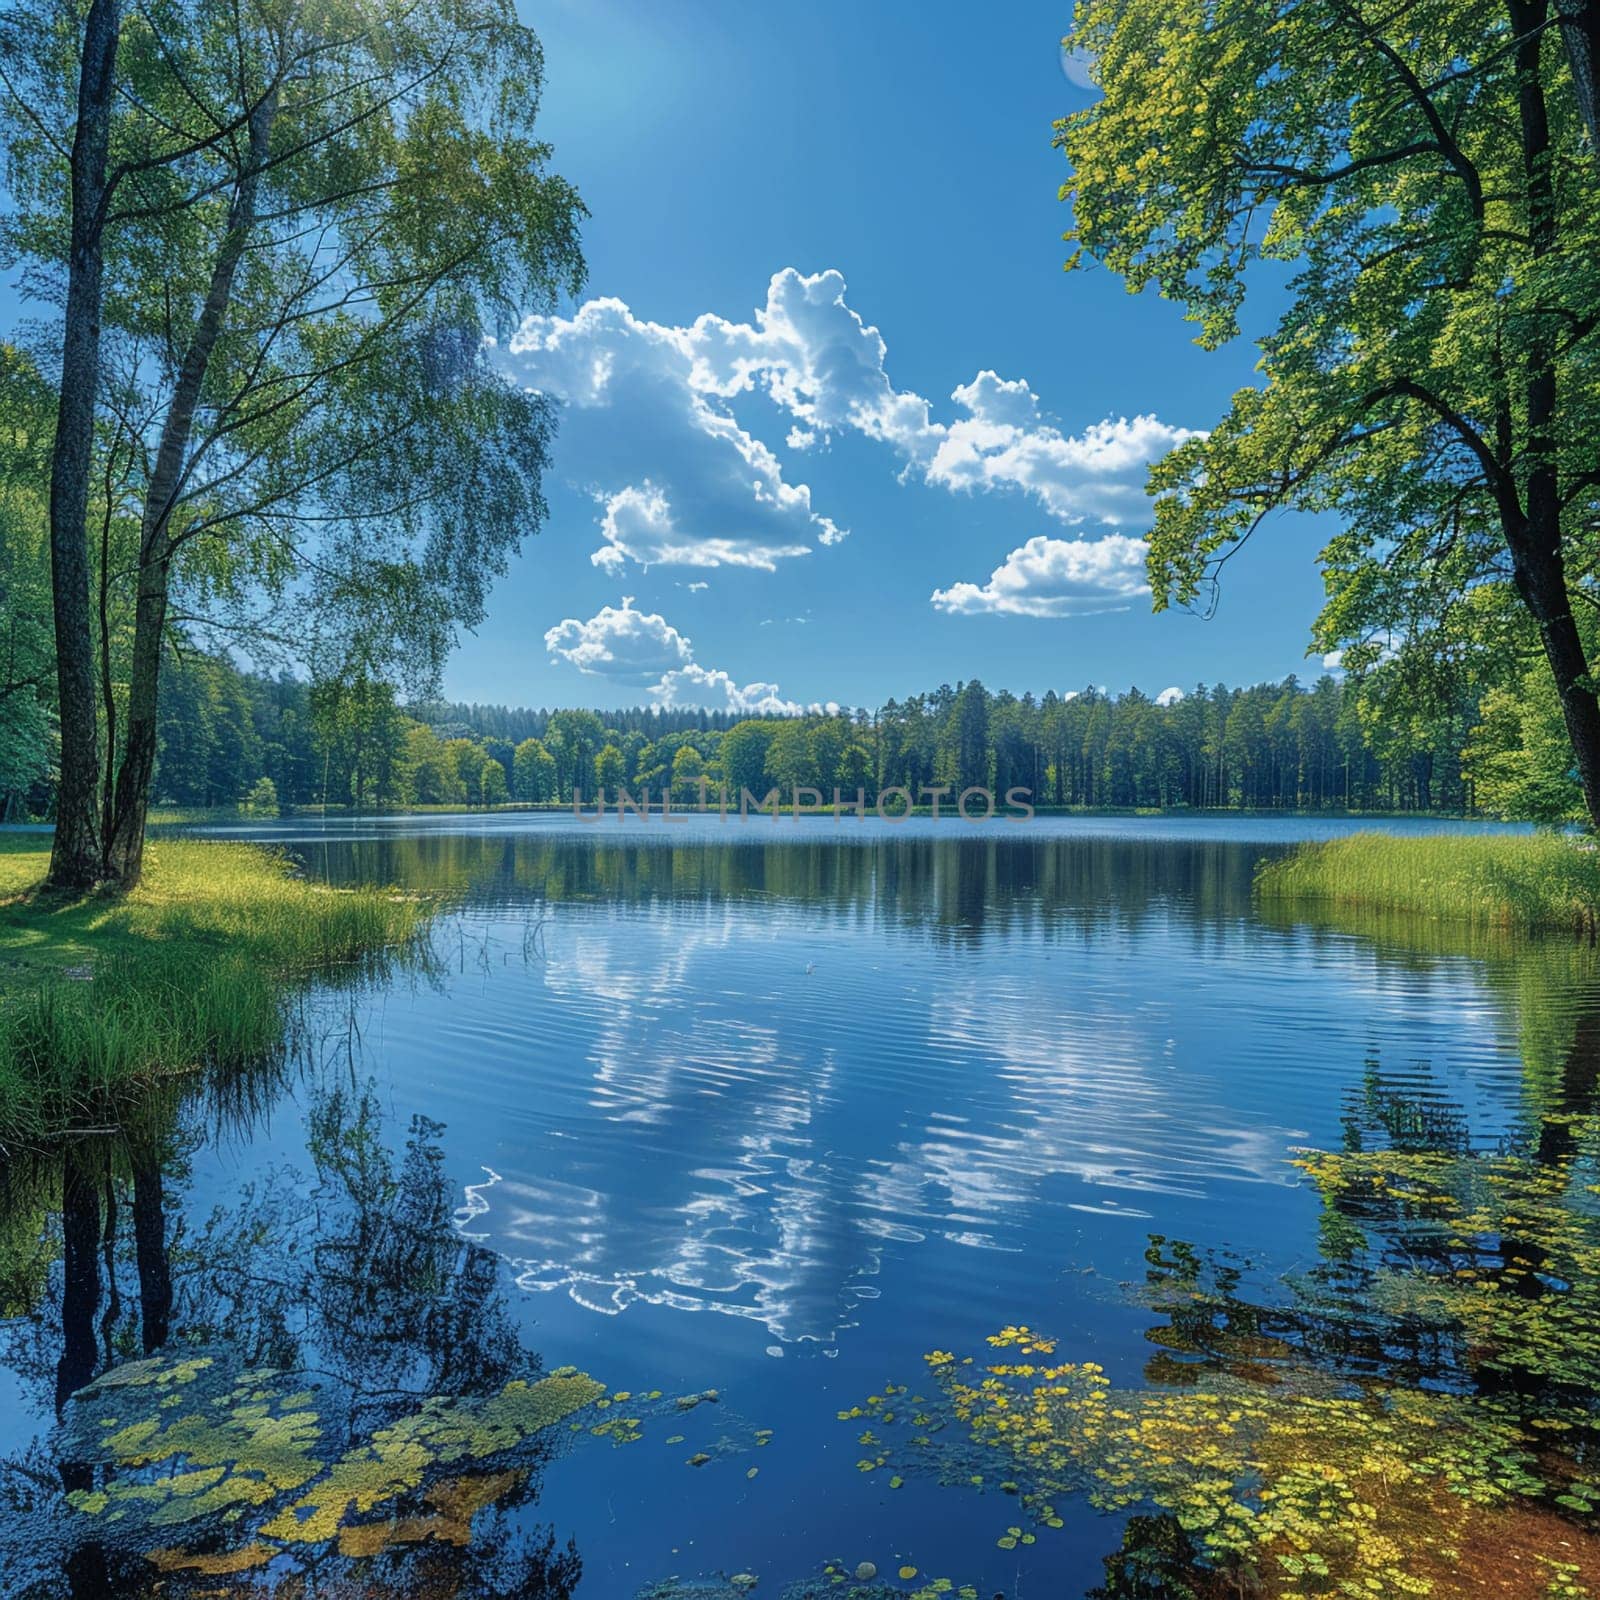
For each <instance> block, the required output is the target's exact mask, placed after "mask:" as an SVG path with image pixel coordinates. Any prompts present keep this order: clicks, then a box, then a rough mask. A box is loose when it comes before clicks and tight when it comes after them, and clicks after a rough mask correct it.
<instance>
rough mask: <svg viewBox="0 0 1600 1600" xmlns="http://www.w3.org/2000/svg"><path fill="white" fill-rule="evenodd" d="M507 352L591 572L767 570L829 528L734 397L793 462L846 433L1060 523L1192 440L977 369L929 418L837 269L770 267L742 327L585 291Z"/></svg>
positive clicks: (1132, 490)
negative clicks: (1053, 405)
mask: <svg viewBox="0 0 1600 1600" xmlns="http://www.w3.org/2000/svg"><path fill="white" fill-rule="evenodd" d="M510 360H511V363H512V366H513V369H514V371H515V373H516V375H517V376H518V377H519V378H520V379H521V380H522V381H523V382H525V383H526V384H528V385H529V386H530V387H532V388H536V389H539V390H541V391H543V392H545V393H548V394H552V395H555V396H556V397H558V398H559V399H561V400H562V401H563V402H565V410H564V414H563V418H562V426H561V436H560V443H559V445H558V447H557V448H558V452H559V454H558V460H559V461H560V462H561V463H562V465H563V467H564V468H565V470H566V471H567V473H568V475H569V476H572V477H574V478H576V479H578V480H579V481H582V482H584V483H586V484H587V485H588V486H589V487H590V489H591V490H592V492H593V493H594V495H595V497H596V500H597V502H598V503H599V504H600V505H601V507H602V511H601V515H600V527H601V533H602V535H603V537H604V540H605V542H604V543H603V544H602V545H601V547H600V548H599V549H598V550H597V551H596V552H595V554H594V560H595V562H596V564H597V565H600V566H603V567H605V568H607V569H608V570H610V571H617V570H619V569H621V568H622V567H624V566H625V565H626V563H627V562H629V561H633V562H636V563H638V564H639V565H641V566H648V565H654V564H663V565H685V566H704V567H713V566H747V567H759V568H763V569H767V570H771V569H774V568H775V567H776V566H777V565H778V563H779V562H781V561H784V560H788V559H791V558H793V557H795V556H797V555H800V554H803V553H804V552H805V551H807V550H809V549H811V548H813V547H814V546H815V545H830V544H836V543H838V542H839V541H840V540H841V539H843V538H844V537H845V536H846V531H847V530H846V529H844V528H843V527H841V526H840V525H839V524H838V523H837V522H836V521H835V520H833V518H831V517H830V516H828V515H826V514H824V513H823V512H822V511H821V510H819V509H817V507H816V506H814V505H813V502H812V494H811V489H810V487H809V485H807V484H805V483H799V482H791V481H790V480H789V479H788V477H787V476H786V475H785V471H784V467H783V464H782V463H781V462H780V461H779V459H778V457H777V455H776V453H775V452H774V451H773V449H772V448H771V447H769V446H768V445H767V444H766V443H764V442H763V440H762V439H761V438H759V437H758V436H757V434H756V433H754V432H752V431H750V427H751V426H754V424H750V425H748V426H747V422H748V418H749V411H748V408H743V409H741V411H740V413H739V416H738V417H736V416H735V414H734V410H733V406H734V403H735V402H736V401H738V400H739V399H740V397H742V396H748V395H760V396H763V397H765V399H766V400H767V401H768V402H770V404H771V405H772V406H773V408H774V409H775V412H776V415H775V417H774V419H773V420H774V425H775V427H776V428H778V429H779V430H783V434H782V436H783V438H784V440H785V443H786V444H787V446H788V447H789V449H790V450H792V451H795V452H797V453H798V452H804V451H806V450H809V449H812V448H814V447H816V446H818V445H819V444H824V443H826V442H827V440H828V438H829V437H830V436H831V435H833V434H835V433H846V432H849V433H855V434H859V435H861V436H863V437H865V438H867V439H870V440H873V441H875V442H877V443H880V444H883V445H885V446H886V447H888V448H889V449H891V450H892V451H893V452H894V453H895V454H896V455H897V456H898V457H899V458H900V460H901V462H902V464H903V475H904V476H905V477H907V478H912V479H920V480H921V481H923V482H925V483H928V484H930V485H932V486H934V487H937V488H942V489H946V490H949V491H951V492H956V491H960V492H963V493H975V492H983V493H987V492H1001V491H1003V492H1009V493H1018V494H1024V495H1027V496H1029V497H1031V498H1032V499H1033V500H1034V501H1036V502H1037V503H1038V504H1039V505H1040V506H1041V507H1042V508H1043V509H1044V510H1045V511H1046V512H1047V513H1048V514H1049V515H1050V516H1051V517H1053V518H1055V519H1056V520H1057V521H1059V522H1061V523H1063V524H1066V525H1069V526H1071V525H1077V524H1080V523H1084V522H1101V523H1108V524H1110V523H1119V522H1121V523H1126V522H1128V521H1130V520H1134V519H1138V518H1141V517H1142V516H1144V515H1145V512H1146V505H1145V495H1144V479H1145V473H1146V471H1147V469H1148V467H1149V465H1150V463H1151V462H1153V461H1155V460H1157V459H1159V458H1160V457H1161V456H1162V455H1164V454H1165V453H1166V452H1167V451H1168V450H1170V449H1171V448H1172V447H1173V446H1174V445H1176V444H1180V443H1182V442H1183V440H1185V439H1187V438H1189V437H1191V433H1190V431H1189V430H1187V429H1184V428H1179V427H1174V426H1172V425H1171V424H1168V423H1165V422H1162V421H1161V420H1160V419H1159V418H1157V417H1155V416H1153V415H1142V416H1136V417H1133V418H1127V417H1107V418H1105V419H1104V420H1102V421H1099V422H1096V423H1094V424H1092V425H1091V426H1090V427H1088V428H1086V429H1084V431H1083V432H1081V433H1077V434H1074V433H1069V432H1066V431H1063V429H1062V428H1060V427H1059V426H1058V425H1057V424H1056V423H1055V422H1053V421H1051V420H1050V418H1049V417H1048V416H1047V414H1046V412H1045V410H1044V407H1043V405H1042V404H1041V402H1040V399H1039V397H1038V396H1037V395H1036V394H1035V393H1034V391H1033V389H1032V387H1031V386H1030V385H1029V383H1028V382H1027V380H1026V379H1024V378H1007V377H1002V376H1000V375H999V374H998V373H996V372H993V371H990V370H987V369H985V370H983V371H981V372H979V373H978V374H977V375H976V376H975V377H974V378H973V379H972V381H971V382H970V383H964V384H961V385H959V386H957V387H956V388H955V389H954V390H953V391H952V392H951V395H950V399H951V401H952V402H953V403H954V407H955V411H954V414H953V415H951V416H950V417H949V418H948V420H942V419H940V418H937V417H936V416H935V415H934V407H933V405H932V403H931V402H930V401H929V400H927V399H925V398H924V397H923V396H922V395H919V394H917V393H915V392H914V391H911V390H902V389H898V388H896V387H895V385H894V383H893V381H892V379H891V378H890V376H889V371H888V345H887V343H886V341H885V340H884V337H883V335H882V334H881V333H880V332H879V330H878V329H877V328H876V327H875V326H874V325H872V324H871V323H868V322H867V321H866V319H865V318H864V317H863V316H862V315H861V314H860V313H859V312H858V311H856V310H855V309H854V307H852V306H851V305H850V304H849V303H848V301H847V299H846V286H845V280H844V277H843V275H842V274H841V273H839V272H837V271H827V272H818V273H813V274H810V275H807V274H804V273H801V272H799V271H797V270H795V269H794V268H792V267H789V268H785V269H784V270H783V271H781V272H777V273H774V274H773V276H772V279H771V281H770V282H769V283H768V285H767V295H766V303H765V305H763V306H760V307H758V308H757V309H756V311H755V312H754V314H753V316H752V318H751V320H749V321H736V320H730V319H728V318H725V317H721V316H717V315H715V314H712V313H709V312H708V313H706V314H705V315H703V316H700V317H698V318H697V319H696V320H695V321H694V322H692V323H690V324H688V325H687V326H672V325H667V324H662V323H655V322H649V321H646V320H644V319H642V318H640V317H638V316H636V315H635V314H634V313H633V311H632V310H631V309H630V308H629V307H628V306H627V305H626V304H624V302H622V301H621V300H617V299H597V300H590V301H588V302H586V303H585V304H584V305H583V306H581V307H580V308H579V309H578V310H577V311H576V312H574V313H573V314H572V315H571V316H570V317H561V316H537V317H529V318H527V319H526V321H524V323H523V324H522V326H521V328H520V329H519V330H518V332H517V334H516V335H515V336H514V337H513V339H512V341H511V344H510ZM741 419H743V420H741ZM763 431H765V430H764V429H763Z"/></svg>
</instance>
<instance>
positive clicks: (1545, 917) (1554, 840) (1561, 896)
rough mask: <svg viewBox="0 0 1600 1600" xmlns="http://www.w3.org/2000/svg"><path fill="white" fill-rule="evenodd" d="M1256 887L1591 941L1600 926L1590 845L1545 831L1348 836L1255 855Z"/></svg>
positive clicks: (1595, 858)
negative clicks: (1273, 855) (1259, 859)
mask: <svg viewBox="0 0 1600 1600" xmlns="http://www.w3.org/2000/svg"><path fill="white" fill-rule="evenodd" d="M1256 892H1257V894H1258V895H1259V896H1260V897H1261V898H1262V899H1263V900H1270V901H1278V902H1293V901H1309V902H1319V903H1322V904H1325V905H1327V904H1331V905H1336V906H1353V907H1361V908H1363V909H1366V910H1373V911H1383V912H1386V913H1388V912H1392V913H1398V914H1402V915H1410V916H1420V917H1431V918H1434V919H1436V920H1439V921H1449V922H1465V923H1470V924H1472V925H1474V926H1477V927H1481V928H1502V929H1507V930H1512V931H1517V932H1527V933H1570V934H1575V935H1578V936H1580V937H1586V938H1590V939H1593V938H1594V937H1595V934H1596V931H1597V928H1600V850H1596V849H1595V848H1594V847H1593V846H1592V844H1590V843H1589V842H1587V841H1580V840H1577V839H1574V838H1570V837H1568V836H1565V835H1562V834H1555V833H1533V834H1489V835H1471V834H1465V835H1464V834H1435V835H1422V836H1419V837H1406V836H1399V835H1394V834H1383V833H1355V834H1350V835H1349V836H1347V837H1345V838H1342V839H1330V840H1327V841H1325V842H1323V843H1320V844H1304V845H1301V846H1299V847H1298V848H1297V849H1296V850H1295V851H1294V852H1293V853H1292V854H1291V855H1288V856H1284V857H1282V858H1279V859H1276V860H1271V861H1267V862H1264V863H1263V864H1262V866H1261V867H1260V868H1259V870H1258V872H1257V875H1256Z"/></svg>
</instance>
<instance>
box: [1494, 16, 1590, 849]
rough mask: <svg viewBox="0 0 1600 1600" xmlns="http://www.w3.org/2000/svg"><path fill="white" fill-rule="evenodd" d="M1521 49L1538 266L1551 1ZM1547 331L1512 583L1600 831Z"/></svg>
mask: <svg viewBox="0 0 1600 1600" xmlns="http://www.w3.org/2000/svg"><path fill="white" fill-rule="evenodd" d="M1510 10H1511V18H1512V25H1513V27H1514V28H1515V29H1516V31H1517V33H1518V35H1519V36H1520V38H1521V41H1522V42H1521V43H1520V44H1519V46H1518V48H1517V57H1516V60H1517V77H1518V86H1517V109H1518V117H1519V121H1520V124H1521V129H1520V131H1521V136H1522V161H1523V172H1524V181H1525V182H1526V184H1527V205H1528V236H1529V242H1530V244H1531V247H1532V253H1533V256H1534V259H1535V260H1536V261H1537V260H1540V259H1542V258H1544V257H1546V256H1548V255H1549V254H1550V252H1551V251H1552V250H1553V249H1554V247H1555V244H1556V202H1555V190H1554V186H1553V181H1552V176H1551V170H1550V164H1551V147H1550V122H1549V115H1548V111H1547V108H1546V105H1545V97H1544V88H1543V85H1542V83H1541V81H1540V72H1539V57H1540V34H1539V29H1540V25H1542V24H1543V23H1544V22H1545V20H1546V18H1547V16H1548V13H1547V11H1546V8H1545V5H1544V4H1543V0H1536V3H1531V4H1530V3H1525V0H1511V7H1510ZM1551 344H1552V341H1551V338H1550V335H1549V333H1548V331H1547V330H1546V329H1544V328H1543V327H1541V326H1539V325H1538V323H1537V322H1535V324H1534V326H1533V329H1532V332H1531V334H1530V336H1529V338H1528V341H1527V373H1528V377H1527V383H1526V392H1525V396H1524V398H1525V405H1526V423H1525V426H1526V429H1527V440H1526V445H1525V448H1524V450H1523V456H1524V459H1525V461H1526V463H1527V488H1526V492H1525V505H1526V514H1525V516H1523V517H1522V518H1520V519H1516V518H1514V519H1513V521H1512V523H1511V525H1510V526H1508V527H1506V529H1505V534H1506V543H1507V545H1508V546H1509V547H1510V551H1511V572H1512V578H1513V580H1514V581H1515V583H1516V586H1517V593H1518V594H1519V595H1520V596H1521V597H1522V600H1523V603H1524V604H1525V605H1526V606H1527V608H1528V610H1529V612H1530V613H1531V614H1532V616H1533V620H1534V622H1535V623H1536V624H1537V625H1538V628H1539V639H1540V642H1541V643H1542V644H1543V646H1544V653H1545V659H1546V661H1548V662H1549V664H1550V673H1551V676H1552V677H1553V678H1554V679H1555V685H1556V694H1557V696H1558V697H1559V699H1560V701H1561V715H1562V718H1563V720H1564V721H1565V722H1566V725H1567V735H1568V737H1569V738H1570V739H1571V741H1572V752H1573V756H1574V758H1575V761H1576V765H1577V772H1578V781H1579V782H1580V783H1581V784H1582V785H1583V800H1584V806H1585V808H1586V809H1587V811H1588V813H1589V820H1590V821H1591V823H1593V825H1594V826H1595V828H1596V829H1600V700H1597V699H1596V698H1595V692H1594V689H1593V688H1592V687H1591V686H1590V683H1591V680H1590V678H1589V661H1588V657H1587V655H1586V653H1585V651H1584V647H1583V639H1582V636H1581V635H1580V634H1579V632H1578V624H1577V620H1576V618H1574V616H1573V614H1572V597H1571V595H1570V593H1569V592H1568V587H1567V574H1566V562H1565V557H1564V556H1563V553H1562V549H1561V482H1560V477H1559V469H1558V456H1557V450H1556V441H1557V435H1558V420H1559V410H1558V406H1559V389H1558V383H1557V372H1556V364H1555V360H1554V357H1553V354H1552V349H1551Z"/></svg>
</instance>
